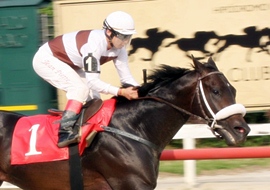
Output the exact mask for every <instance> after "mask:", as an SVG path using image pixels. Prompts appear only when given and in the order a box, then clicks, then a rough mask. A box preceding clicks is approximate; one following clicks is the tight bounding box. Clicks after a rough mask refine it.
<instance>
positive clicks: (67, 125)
mask: <svg viewBox="0 0 270 190" xmlns="http://www.w3.org/2000/svg"><path fill="white" fill-rule="evenodd" d="M81 108H82V103H81V102H78V101H76V100H68V103H67V105H66V109H65V111H64V112H63V115H62V118H61V121H60V129H59V132H58V137H59V139H58V143H57V146H58V147H59V148H63V147H66V146H68V145H70V144H73V143H77V142H78V141H79V134H78V132H77V131H78V130H74V125H75V123H76V121H77V119H78V114H79V113H80V111H81Z"/></svg>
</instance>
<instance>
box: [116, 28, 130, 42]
mask: <svg viewBox="0 0 270 190" xmlns="http://www.w3.org/2000/svg"><path fill="white" fill-rule="evenodd" d="M112 31H113V33H114V35H115V36H116V37H117V38H118V39H120V40H122V41H127V40H130V38H131V36H132V35H125V34H121V33H119V32H116V31H115V30H112Z"/></svg>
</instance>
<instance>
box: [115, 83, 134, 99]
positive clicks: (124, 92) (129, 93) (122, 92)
mask: <svg viewBox="0 0 270 190" xmlns="http://www.w3.org/2000/svg"><path fill="white" fill-rule="evenodd" d="M118 95H119V96H124V97H125V98H127V99H128V100H132V99H136V98H138V90H137V89H136V88H134V87H132V86H130V87H128V88H120V89H119V91H118Z"/></svg>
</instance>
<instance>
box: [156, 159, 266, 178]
mask: <svg viewBox="0 0 270 190" xmlns="http://www.w3.org/2000/svg"><path fill="white" fill-rule="evenodd" d="M183 163H184V161H161V162H160V167H159V171H160V172H168V173H174V174H180V175H183V173H184V171H183V168H184V166H183V165H184V164H183ZM269 166H270V158H263V159H232V160H229V159H224V160H198V161H196V168H197V174H198V175H200V174H202V173H203V172H205V171H216V170H232V169H248V168H252V167H258V168H267V167H268V168H269Z"/></svg>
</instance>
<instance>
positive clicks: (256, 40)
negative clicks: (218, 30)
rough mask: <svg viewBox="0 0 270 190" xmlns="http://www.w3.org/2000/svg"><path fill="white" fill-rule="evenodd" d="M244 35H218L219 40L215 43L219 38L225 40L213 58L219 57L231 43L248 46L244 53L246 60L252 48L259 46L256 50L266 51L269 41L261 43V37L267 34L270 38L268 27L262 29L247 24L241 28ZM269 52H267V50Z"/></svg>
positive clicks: (249, 58) (248, 59)
mask: <svg viewBox="0 0 270 190" xmlns="http://www.w3.org/2000/svg"><path fill="white" fill-rule="evenodd" d="M243 31H244V33H245V34H244V35H234V34H228V35H225V36H219V40H218V41H217V42H216V43H215V45H218V43H219V42H220V41H221V40H225V44H224V45H223V46H221V47H220V48H219V49H218V50H217V51H216V53H215V59H216V60H218V59H219V57H220V53H221V52H223V51H224V50H225V49H226V48H228V47H229V46H232V45H238V46H241V47H244V48H248V51H247V53H246V61H248V62H250V61H251V53H252V49H253V48H259V49H260V50H259V51H258V52H264V51H266V52H268V50H267V45H268V44H269V43H270V42H269V41H268V42H266V43H265V44H262V43H261V38H262V37H264V36H268V37H269V38H270V29H269V28H264V29H262V30H257V28H256V26H249V27H247V28H244V29H243ZM268 53H269V52H268Z"/></svg>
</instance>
